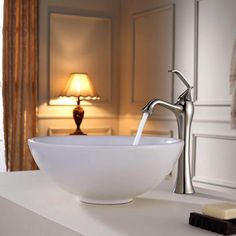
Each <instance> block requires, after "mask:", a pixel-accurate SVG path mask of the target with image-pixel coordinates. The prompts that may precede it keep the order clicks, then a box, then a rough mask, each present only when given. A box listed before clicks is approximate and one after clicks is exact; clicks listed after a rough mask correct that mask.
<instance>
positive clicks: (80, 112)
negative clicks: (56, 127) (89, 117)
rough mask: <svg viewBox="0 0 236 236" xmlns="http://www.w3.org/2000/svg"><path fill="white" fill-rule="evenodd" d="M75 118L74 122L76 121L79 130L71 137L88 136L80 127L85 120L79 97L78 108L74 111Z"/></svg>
mask: <svg viewBox="0 0 236 236" xmlns="http://www.w3.org/2000/svg"><path fill="white" fill-rule="evenodd" d="M73 118H74V121H75V124H76V126H77V128H76V130H75V131H74V132H73V133H71V134H70V135H86V134H85V133H83V132H82V131H81V129H80V125H81V123H82V120H83V118H84V109H83V108H82V107H81V106H80V99H79V97H78V101H77V106H76V107H75V108H74V110H73Z"/></svg>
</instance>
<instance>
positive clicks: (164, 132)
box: [130, 129, 174, 138]
mask: <svg viewBox="0 0 236 236" xmlns="http://www.w3.org/2000/svg"><path fill="white" fill-rule="evenodd" d="M137 131H138V130H137V129H130V135H131V136H135V135H136V133H137ZM142 135H144V136H160V137H169V138H172V137H173V136H174V131H173V130H143V132H142Z"/></svg>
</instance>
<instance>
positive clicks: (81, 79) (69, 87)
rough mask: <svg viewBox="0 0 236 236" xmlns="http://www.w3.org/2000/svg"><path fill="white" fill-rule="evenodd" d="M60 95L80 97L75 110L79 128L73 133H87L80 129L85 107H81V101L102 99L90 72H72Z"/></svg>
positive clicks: (75, 119)
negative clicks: (90, 76) (89, 74)
mask: <svg viewBox="0 0 236 236" xmlns="http://www.w3.org/2000/svg"><path fill="white" fill-rule="evenodd" d="M60 96H66V97H77V98H78V100H77V106H76V107H75V108H74V110H73V117H74V121H75V124H76V126H77V128H76V130H75V132H73V133H72V134H71V135H85V133H83V132H82V131H81V129H80V125H81V123H82V120H83V118H84V109H83V108H82V107H81V105H80V101H81V100H98V99H100V97H99V96H98V94H97V92H96V90H95V87H94V86H93V84H92V81H91V79H90V78H89V76H88V74H87V73H71V75H70V77H69V79H68V81H67V83H66V86H65V88H64V89H63V91H62V92H61V94H60Z"/></svg>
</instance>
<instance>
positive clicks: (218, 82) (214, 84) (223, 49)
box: [195, 0, 236, 105]
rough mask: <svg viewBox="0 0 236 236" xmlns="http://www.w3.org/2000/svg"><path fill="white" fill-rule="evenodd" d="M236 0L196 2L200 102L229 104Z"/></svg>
mask: <svg viewBox="0 0 236 236" xmlns="http://www.w3.org/2000/svg"><path fill="white" fill-rule="evenodd" d="M235 9H236V1H235V0H227V1H222V0H203V1H198V6H197V15H198V17H197V28H198V34H197V41H198V45H197V53H196V54H197V59H196V62H197V79H196V85H195V86H196V87H197V93H196V94H195V95H196V96H195V97H196V100H197V102H198V104H199V105H229V104H230V93H229V77H230V73H231V72H230V70H231V69H230V67H231V59H232V53H233V47H234V43H235V41H236V27H235V22H236V14H235Z"/></svg>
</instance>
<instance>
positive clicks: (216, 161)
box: [192, 131, 236, 189]
mask: <svg viewBox="0 0 236 236" xmlns="http://www.w3.org/2000/svg"><path fill="white" fill-rule="evenodd" d="M205 132H206V131H205ZM204 140H205V141H204ZM217 140H218V141H220V144H219V143H218V142H217ZM199 141H201V142H202V144H200V143H198V142H199ZM213 141H214V142H215V144H214V147H215V148H210V146H209V145H212V143H213ZM207 142H209V143H208V144H207ZM224 142H225V143H224ZM233 142H235V143H234V144H233ZM204 143H205V144H204ZM200 145H203V147H202V148H203V149H204V151H203V150H202V151H201V150H200V149H201V147H200ZM204 145H206V146H204ZM226 145H228V147H226ZM208 148H209V149H208ZM219 148H220V149H219ZM230 148H231V149H232V150H229V152H230V153H226V152H225V153H221V151H222V152H224V151H225V150H228V149H230ZM218 149H219V150H218ZM198 151H199V152H200V153H201V154H202V156H197V152H198ZM235 151H236V136H232V135H231V136H230V135H227V134H211V133H210V132H209V133H197V132H193V133H192V164H193V168H192V170H193V173H192V175H193V181H194V182H199V183H204V184H208V185H214V186H221V187H224V188H233V189H236V175H234V172H235V170H234V169H235V168H234V166H235V165H236V159H235V158H233V157H232V155H234V153H235ZM227 154H228V155H227ZM218 155H219V156H218ZM230 155H231V157H230ZM217 156H218V157H217ZM206 158H207V159H206ZM203 159H204V160H203ZM209 160H210V161H211V163H209ZM227 160H229V161H231V162H230V163H227ZM201 161H202V162H201ZM224 161H225V162H224ZM200 162H201V163H200ZM197 163H198V164H200V167H199V170H198V169H197V168H198V166H197V165H198V164H197ZM222 163H223V164H222ZM208 164H209V165H208ZM206 165H208V166H206ZM225 166H226V167H227V168H228V171H227V172H228V173H229V172H230V174H229V175H234V177H233V178H232V179H227V180H226V179H224V178H229V176H228V173H225V172H224V170H223V168H224V167H225ZM203 168H204V171H205V174H206V173H207V176H202V175H198V174H197V173H198V171H200V170H201V171H202V169H203ZM214 169H215V170H217V171H218V173H217V177H216V176H214V175H215V170H214ZM204 171H203V172H204ZM211 172H212V175H213V176H212V177H211V176H210V175H211ZM232 173H233V174H232ZM230 177H232V176H230Z"/></svg>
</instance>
